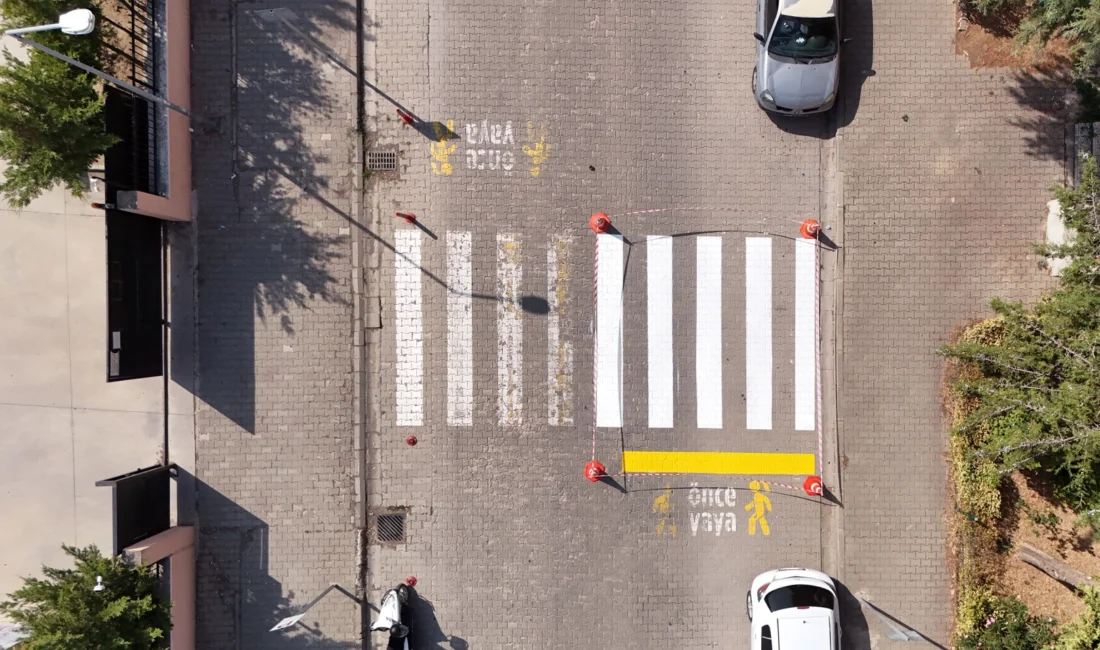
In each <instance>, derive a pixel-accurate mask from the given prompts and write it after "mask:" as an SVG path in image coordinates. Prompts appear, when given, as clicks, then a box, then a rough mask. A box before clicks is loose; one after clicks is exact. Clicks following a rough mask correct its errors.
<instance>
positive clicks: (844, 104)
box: [833, 0, 875, 133]
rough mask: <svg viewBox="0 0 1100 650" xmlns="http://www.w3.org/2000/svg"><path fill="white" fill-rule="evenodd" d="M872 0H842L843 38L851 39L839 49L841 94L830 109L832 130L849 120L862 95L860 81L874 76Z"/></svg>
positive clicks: (849, 121)
mask: <svg viewBox="0 0 1100 650" xmlns="http://www.w3.org/2000/svg"><path fill="white" fill-rule="evenodd" d="M872 4H873V0H845V3H844V15H843V21H844V22H843V25H842V26H841V29H842V31H843V34H844V38H850V39H852V40H851V41H849V42H848V43H847V44H845V45H844V46H843V47H842V48H841V51H840V94H839V96H838V97H837V106H836V108H834V109H833V123H834V124H833V130H834V133H835V130H836V129H837V128H843V127H846V126H848V125H849V124H851V123H852V120H854V119H855V116H856V112H857V111H858V110H859V102H860V100H861V99H862V96H863V84H864V83H866V82H867V80H868V79H869V78H871V77H873V76H875V68H874V64H875V21H874V10H873V7H872Z"/></svg>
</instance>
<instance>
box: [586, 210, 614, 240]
mask: <svg viewBox="0 0 1100 650" xmlns="http://www.w3.org/2000/svg"><path fill="white" fill-rule="evenodd" d="M588 227H589V228H591V229H592V232H594V233H596V234H597V235H600V234H603V233H605V232H607V230H608V229H609V228H611V219H608V218H607V214H606V213H603V212H595V213H593V214H592V218H591V219H589V220H588Z"/></svg>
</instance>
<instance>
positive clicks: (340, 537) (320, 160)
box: [192, 0, 360, 650]
mask: <svg viewBox="0 0 1100 650" xmlns="http://www.w3.org/2000/svg"><path fill="white" fill-rule="evenodd" d="M275 8H278V9H280V12H281V14H280V15H282V16H283V17H285V18H287V19H288V20H290V21H291V22H292V24H293V25H294V26H295V27H297V28H298V30H299V31H300V32H302V33H304V34H307V35H309V36H312V37H313V38H314V39H316V40H317V41H320V42H323V43H324V44H325V45H326V46H327V47H328V48H331V50H332V51H333V52H334V54H335V55H336V56H337V57H338V58H340V59H342V60H343V62H346V64H347V65H348V66H349V67H351V69H352V70H354V57H355V3H354V2H343V1H331V0H326V1H322V2H304V1H295V0H288V1H287V2H285V3H282V4H281V5H276V6H271V5H269V4H258V3H249V2H229V3H221V2H209V1H207V0H197V1H196V2H194V3H192V32H193V34H194V48H193V50H194V52H193V55H192V75H193V76H192V78H193V95H192V96H193V102H194V103H193V110H194V111H195V112H196V113H198V114H199V115H201V116H203V118H204V119H205V120H206V122H209V123H213V125H214V126H210V127H208V126H205V125H197V126H196V129H195V136H194V145H193V147H194V148H193V151H194V168H195V178H194V186H195V189H196V199H197V205H198V214H197V217H196V227H197V250H198V271H197V273H198V316H197V318H198V341H197V343H198V377H199V379H198V386H199V388H198V398H199V399H198V407H197V414H196V438H197V440H196V458H197V479H198V519H199V528H200V537H199V554H198V557H197V573H198V585H197V588H198V611H197V616H198V631H197V639H196V641H197V646H198V647H201V648H204V649H209V650H218V649H229V648H232V649H241V648H284V647H285V648H292V647H320V648H350V647H358V646H359V640H360V634H359V618H358V610H359V608H358V607H357V606H356V605H355V604H354V603H352V602H351V601H350V600H347V599H344V598H342V597H341V596H339V595H338V594H332V595H330V596H329V597H327V598H326V599H325V600H324V601H322V602H321V603H320V604H318V605H317V606H316V607H314V608H313V609H312V610H310V612H309V614H308V616H307V618H306V619H305V620H304V621H303V623H305V624H306V625H307V627H308V628H309V629H308V630H306V629H303V628H302V627H299V628H296V629H295V630H293V631H291V632H289V633H270V632H268V629H269V628H271V627H272V625H274V624H275V622H276V621H278V620H279V619H280V618H282V617H284V616H287V615H289V614H290V613H293V612H294V610H295V608H297V607H300V606H302V605H304V604H305V603H306V602H308V601H309V600H311V599H312V598H313V597H314V596H316V595H317V594H319V593H320V592H321V591H322V590H323V589H324V588H325V587H327V586H328V585H329V584H330V583H333V582H338V583H341V584H342V585H344V586H345V587H347V588H349V589H354V588H355V584H356V578H357V575H358V570H357V569H358V568H357V552H356V549H357V542H356V531H355V494H356V492H355V479H356V476H355V475H356V471H357V464H356V462H355V459H354V455H353V453H352V452H353V447H354V445H353V440H352V420H353V413H352V404H353V399H352V397H353V396H352V381H351V370H352V360H351V350H352V348H351V336H352V332H351V324H352V306H351V297H352V292H351V285H350V281H351V277H352V273H351V257H350V252H351V244H350V241H351V240H350V223H349V219H350V211H351V209H352V201H351V189H352V176H351V174H352V173H353V171H352V170H353V164H352V163H353V143H354V137H353V134H354V128H355V109H354V106H355V87H356V86H355V77H354V75H353V74H352V73H349V72H348V71H346V70H344V69H343V68H342V67H341V66H340V65H339V64H338V63H336V62H334V61H333V60H331V59H330V58H328V57H327V56H326V55H325V53H324V52H323V51H321V49H320V48H319V47H318V46H317V44H316V43H314V42H311V41H310V40H309V39H305V38H303V37H302V35H301V34H299V33H297V32H295V31H294V30H292V29H290V28H288V27H287V26H286V24H285V23H282V22H279V21H271V20H265V18H270V17H271V15H270V14H267V13H263V14H261V13H257V12H258V11H261V10H268V9H275ZM286 10H289V13H288V12H287V11H286Z"/></svg>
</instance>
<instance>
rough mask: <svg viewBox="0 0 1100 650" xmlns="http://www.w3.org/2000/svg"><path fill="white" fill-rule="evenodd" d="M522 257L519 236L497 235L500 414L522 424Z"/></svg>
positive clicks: (505, 421) (502, 419)
mask: <svg viewBox="0 0 1100 650" xmlns="http://www.w3.org/2000/svg"><path fill="white" fill-rule="evenodd" d="M522 262H523V257H522V254H521V249H520V242H519V236H518V235H513V234H498V235H497V350H498V352H497V388H498V394H497V416H498V418H499V419H500V423H501V424H502V425H512V426H515V425H520V424H523V311H522V310H521V309H520V295H519V292H520V287H521V286H522V283H523V264H522Z"/></svg>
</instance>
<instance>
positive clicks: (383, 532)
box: [374, 512, 405, 544]
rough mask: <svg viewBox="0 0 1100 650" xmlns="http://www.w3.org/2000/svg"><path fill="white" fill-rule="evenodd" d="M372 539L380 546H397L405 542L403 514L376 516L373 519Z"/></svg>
mask: <svg viewBox="0 0 1100 650" xmlns="http://www.w3.org/2000/svg"><path fill="white" fill-rule="evenodd" d="M374 539H375V540H376V541H378V542H379V543H382V544H397V543H403V542H404V541H405V513H403V512H401V513H390V514H385V515H376V516H375V518H374Z"/></svg>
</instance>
